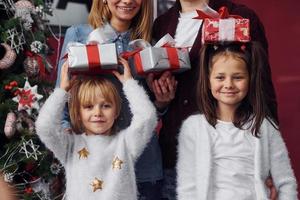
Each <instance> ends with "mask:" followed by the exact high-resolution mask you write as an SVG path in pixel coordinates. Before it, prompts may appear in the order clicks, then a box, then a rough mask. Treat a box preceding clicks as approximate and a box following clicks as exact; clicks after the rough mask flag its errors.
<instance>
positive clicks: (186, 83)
mask: <svg viewBox="0 0 300 200" xmlns="http://www.w3.org/2000/svg"><path fill="white" fill-rule="evenodd" d="M203 3H208V5H209V7H211V8H212V9H214V10H218V9H219V8H220V7H222V6H226V7H227V8H228V11H229V13H230V14H232V15H240V16H242V17H244V18H248V19H250V35H251V40H253V41H259V42H261V44H262V46H263V47H264V48H265V49H266V51H267V52H268V43H267V39H266V36H265V31H264V27H263V25H262V23H261V22H260V20H259V18H258V17H257V15H256V14H255V12H254V11H253V10H251V9H249V8H248V7H246V6H244V5H240V4H236V3H233V2H231V1H229V0H207V1H204V0H177V1H176V2H175V4H174V6H173V7H172V8H170V9H169V10H168V11H167V12H166V13H165V14H163V15H161V16H159V17H158V18H157V19H156V20H155V22H154V25H153V39H154V40H156V41H158V40H159V39H160V38H162V37H163V36H164V35H165V34H167V33H169V34H170V35H171V36H172V37H174V36H175V33H176V29H177V25H178V21H179V17H180V12H189V11H193V10H196V9H201V6H202V5H203ZM201 29H202V26H200V29H199V31H198V34H197V37H196V39H195V41H194V43H193V46H192V47H191V49H190V53H189V54H190V61H191V66H192V69H191V70H189V71H186V72H184V73H181V74H178V75H176V76H175V79H176V80H177V89H175V88H176V87H170V88H171V90H170V88H168V87H166V88H164V89H163V90H160V92H159V93H160V94H158V92H157V91H155V89H154V93H155V95H156V96H159V95H161V96H163V95H165V96H169V98H164V99H163V100H162V101H164V102H161V105H167V106H166V107H165V108H167V109H166V110H167V112H166V113H165V114H164V115H163V117H162V122H163V126H162V129H161V131H160V135H159V142H160V146H161V151H162V158H163V167H164V169H165V174H166V175H167V176H169V175H170V176H171V177H172V178H173V180H172V178H171V181H170V179H169V180H166V181H167V182H171V185H172V184H173V187H172V186H171V187H170V188H169V192H168V193H169V197H168V198H167V199H170V200H171V199H175V191H174V189H175V188H174V187H175V177H176V175H175V166H176V160H177V135H178V133H179V129H180V127H181V124H182V122H183V120H184V119H186V118H187V117H188V116H189V115H191V114H194V113H195V112H197V111H198V108H197V104H196V85H197V84H196V83H197V80H198V68H199V67H198V65H199V51H200V48H201V32H202V31H201ZM187 31H189V30H187ZM266 67H267V68H268V69H267V70H268V71H269V75H270V76H269V79H268V80H266V81H268V83H269V84H270V88H273V90H272V91H265V92H266V93H267V94H268V95H269V96H270V97H271V99H272V101H271V102H269V104H268V105H269V106H270V107H273V108H276V109H270V110H277V102H276V96H275V90H274V87H273V83H272V78H271V70H270V67H269V66H266ZM162 77H164V79H166V78H169V79H172V75H170V74H166V73H165V74H163V75H162ZM160 79H162V78H160ZM150 82H151V79H150ZM173 83H175V82H174V81H173ZM150 84H151V83H150ZM175 90H176V91H175ZM168 94H169V95H168ZM170 94H175V96H174V95H170ZM274 116H277V111H276V113H274ZM277 119H278V117H277ZM172 171H173V172H172ZM170 172H171V173H170ZM169 178H170V177H169ZM167 179H168V178H167ZM167 184H169V183H167ZM172 196H173V197H172Z"/></svg>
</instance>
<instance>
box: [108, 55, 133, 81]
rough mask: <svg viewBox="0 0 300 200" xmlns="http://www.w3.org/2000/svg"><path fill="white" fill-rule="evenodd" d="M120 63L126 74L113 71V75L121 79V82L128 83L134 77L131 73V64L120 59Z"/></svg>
mask: <svg viewBox="0 0 300 200" xmlns="http://www.w3.org/2000/svg"><path fill="white" fill-rule="evenodd" d="M119 62H120V63H121V64H122V65H123V67H124V73H123V74H120V73H119V72H118V71H113V72H112V73H113V74H114V75H115V76H116V77H117V78H118V79H119V81H120V82H122V83H124V82H125V81H127V80H129V79H132V75H131V71H130V68H129V64H128V62H127V60H125V59H124V58H122V57H120V58H119Z"/></svg>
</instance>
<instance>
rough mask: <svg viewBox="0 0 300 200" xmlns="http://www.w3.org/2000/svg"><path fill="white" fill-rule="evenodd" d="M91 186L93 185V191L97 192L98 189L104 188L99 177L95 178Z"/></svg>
mask: <svg viewBox="0 0 300 200" xmlns="http://www.w3.org/2000/svg"><path fill="white" fill-rule="evenodd" d="M91 186H92V187H93V192H96V191H97V190H102V188H103V181H102V180H100V179H98V178H95V179H94V180H93V182H92V183H91Z"/></svg>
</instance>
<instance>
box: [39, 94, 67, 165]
mask: <svg viewBox="0 0 300 200" xmlns="http://www.w3.org/2000/svg"><path fill="white" fill-rule="evenodd" d="M67 96H68V95H67V93H66V91H64V90H63V89H60V88H56V89H55V90H54V92H53V93H52V94H51V95H50V96H49V98H48V99H47V100H46V102H45V104H44V105H43V107H42V109H41V110H40V113H39V116H38V118H37V121H36V132H37V135H38V136H39V138H40V139H41V141H42V142H43V143H44V144H45V145H46V147H47V148H49V149H50V150H51V151H52V152H53V153H54V155H55V156H56V157H57V158H58V159H59V160H60V162H61V163H62V164H64V163H65V160H66V156H67V151H68V148H69V147H68V145H69V143H70V140H71V135H70V134H67V133H64V131H63V129H62V126H61V117H62V113H63V108H64V106H65V102H66V100H67Z"/></svg>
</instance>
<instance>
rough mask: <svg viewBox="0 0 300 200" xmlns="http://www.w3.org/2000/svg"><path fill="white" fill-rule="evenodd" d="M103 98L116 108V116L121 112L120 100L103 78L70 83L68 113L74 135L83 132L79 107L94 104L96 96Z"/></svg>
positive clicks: (114, 90)
mask: <svg viewBox="0 0 300 200" xmlns="http://www.w3.org/2000/svg"><path fill="white" fill-rule="evenodd" d="M99 95H101V96H103V97H104V99H105V100H106V101H108V102H109V103H112V104H113V105H115V107H116V116H119V114H120V110H121V98H120V95H119V92H118V90H117V89H116V87H115V86H114V85H113V83H111V82H110V81H109V80H107V79H104V78H99V77H98V78H91V77H88V78H79V79H76V80H74V81H73V82H72V87H71V89H70V99H69V105H68V106H69V113H70V118H71V126H72V129H73V131H74V132H75V133H76V134H81V133H82V132H84V131H85V127H84V126H83V124H82V121H81V114H80V107H81V106H82V105H89V104H92V103H93V102H95V99H96V98H97V96H99ZM115 130H116V126H115V123H114V125H113V127H112V134H113V133H114V132H115Z"/></svg>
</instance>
